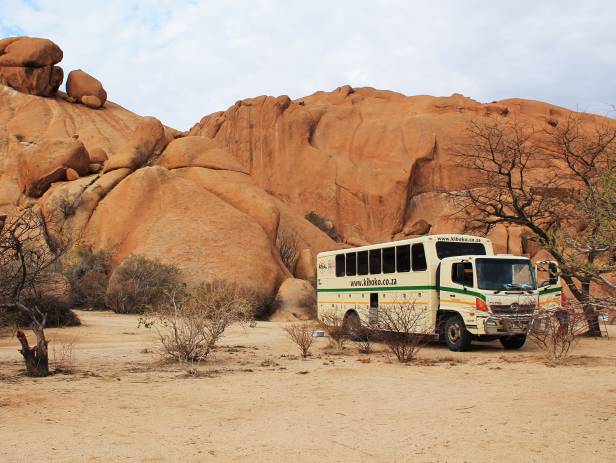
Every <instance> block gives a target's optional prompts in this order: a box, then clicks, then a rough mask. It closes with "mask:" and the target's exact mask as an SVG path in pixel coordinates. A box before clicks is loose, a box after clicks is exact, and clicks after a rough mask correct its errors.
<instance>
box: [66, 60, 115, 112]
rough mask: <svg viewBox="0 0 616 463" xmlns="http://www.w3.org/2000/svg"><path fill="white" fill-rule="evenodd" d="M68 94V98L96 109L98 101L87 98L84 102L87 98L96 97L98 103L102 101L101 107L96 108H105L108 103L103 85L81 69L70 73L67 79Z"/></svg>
mask: <svg viewBox="0 0 616 463" xmlns="http://www.w3.org/2000/svg"><path fill="white" fill-rule="evenodd" d="M66 93H67V95H68V96H70V97H72V98H75V99H76V100H77V101H79V102H81V103H83V104H87V105H88V106H90V107H94V105H95V103H96V100H94V99H93V98H86V99H85V100H84V98H85V97H86V96H90V97H96V98H97V99H98V101H100V105H97V106H96V107H97V108H99V107H101V106H103V105H104V104H105V102H106V101H107V92H106V91H105V89H104V88H103V84H101V83H100V81H99V80H98V79H96V78H95V77H93V76H91V75H90V74H88V73H87V72H85V71H82V70H81V69H76V70H74V71H71V72H69V73H68V77H67V79H66ZM86 102H88V103H86Z"/></svg>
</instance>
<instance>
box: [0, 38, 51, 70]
mask: <svg viewBox="0 0 616 463" xmlns="http://www.w3.org/2000/svg"><path fill="white" fill-rule="evenodd" d="M60 61H62V50H61V49H60V47H59V46H58V45H56V44H55V43H53V42H52V41H51V40H48V39H40V38H37V37H9V38H6V39H2V40H0V66H12V67H15V66H19V67H28V68H39V67H45V66H51V65H54V64H56V63H59V62H60Z"/></svg>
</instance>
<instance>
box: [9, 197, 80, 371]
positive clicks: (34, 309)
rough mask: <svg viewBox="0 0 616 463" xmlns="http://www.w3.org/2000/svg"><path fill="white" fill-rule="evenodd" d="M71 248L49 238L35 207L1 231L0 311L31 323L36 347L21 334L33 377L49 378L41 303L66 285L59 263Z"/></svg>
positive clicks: (29, 369) (44, 316)
mask: <svg viewBox="0 0 616 463" xmlns="http://www.w3.org/2000/svg"><path fill="white" fill-rule="evenodd" d="M67 249H68V242H58V241H57V240H51V239H50V238H49V233H48V230H47V228H46V226H45V222H44V221H43V219H42V217H41V216H40V214H39V213H37V212H36V211H34V210H33V209H32V208H27V209H24V210H22V211H21V212H19V213H18V214H17V215H15V216H14V217H12V218H7V219H6V220H4V221H3V226H2V228H1V229H0V312H7V311H17V312H19V313H21V314H22V315H24V316H25V317H26V318H27V320H28V321H29V322H30V328H31V329H32V331H33V333H34V335H35V336H36V344H35V345H34V346H32V347H31V346H30V345H29V343H28V338H27V336H26V334H25V333H24V332H23V331H21V330H18V331H17V339H18V340H19V342H20V343H21V350H20V352H21V354H22V356H23V358H24V362H25V365H26V372H27V374H28V375H29V376H48V375H49V352H48V341H47V339H46V338H45V331H44V329H45V326H46V324H47V314H46V312H45V311H44V310H42V308H41V307H40V306H39V303H38V302H37V301H40V300H41V296H42V295H44V294H49V293H52V292H54V291H57V290H58V286H59V285H61V284H62V281H63V280H62V278H61V274H60V273H59V271H58V270H59V269H58V264H59V260H60V258H61V257H62V255H63V254H64V252H65V251H66V250H67Z"/></svg>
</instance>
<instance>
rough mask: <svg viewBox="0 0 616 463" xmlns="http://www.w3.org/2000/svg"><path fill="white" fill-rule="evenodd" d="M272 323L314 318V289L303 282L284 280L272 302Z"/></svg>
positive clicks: (295, 279) (294, 279) (293, 279)
mask: <svg viewBox="0 0 616 463" xmlns="http://www.w3.org/2000/svg"><path fill="white" fill-rule="evenodd" d="M274 306H275V311H274V313H273V314H272V317H271V319H272V320H274V321H287V322H288V321H297V320H310V319H312V318H316V315H317V314H316V295H315V290H314V287H313V286H312V285H311V284H310V283H308V282H307V281H305V280H300V279H297V278H289V279H287V280H285V281H284V282H283V283H282V285H280V288H279V289H278V294H276V299H275V300H274Z"/></svg>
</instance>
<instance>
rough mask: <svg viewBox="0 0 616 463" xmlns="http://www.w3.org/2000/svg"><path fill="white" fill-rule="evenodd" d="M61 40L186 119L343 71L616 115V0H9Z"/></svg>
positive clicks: (99, 72)
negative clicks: (539, 101)
mask: <svg viewBox="0 0 616 463" xmlns="http://www.w3.org/2000/svg"><path fill="white" fill-rule="evenodd" d="M13 35H29V36H34V37H46V38H50V39H52V40H53V41H55V42H56V43H57V44H58V45H60V47H61V48H62V49H63V51H64V59H63V60H62V62H61V64H60V66H62V68H63V69H64V72H65V76H66V75H67V74H68V72H69V71H70V70H72V69H83V70H84V71H86V72H88V73H90V74H92V75H93V76H95V77H96V78H98V79H99V80H100V81H101V82H102V83H103V86H104V87H105V89H106V90H107V93H108V95H109V99H110V100H112V101H114V102H115V103H118V104H120V105H122V106H124V107H126V108H128V109H130V110H131V111H134V112H136V113H138V114H141V115H144V116H145V115H148V116H155V117H158V118H159V119H161V120H162V121H163V122H164V123H166V124H168V125H170V126H172V127H175V128H177V129H180V130H186V129H188V128H190V127H191V126H192V125H193V124H195V123H196V122H198V121H199V120H200V119H201V118H202V117H203V116H205V115H207V114H210V113H213V112H216V111H222V110H225V109H227V108H228V107H230V106H232V105H233V104H234V103H235V102H236V101H237V100H240V99H243V98H249V97H254V96H258V95H274V96H278V95H289V96H290V97H291V98H299V97H302V96H305V95H309V94H311V93H314V92H315V91H318V90H333V89H335V88H336V87H339V86H341V85H345V84H350V85H351V86H353V87H361V86H370V87H376V88H380V89H387V90H394V91H398V92H401V93H404V94H406V95H419V94H429V95H437V96H445V95H451V94H452V93H462V94H463V95H465V96H467V97H471V98H474V99H476V100H478V101H481V102H488V101H493V100H499V99H504V98H512V97H519V98H528V99H535V100H541V101H547V102H550V103H553V104H557V105H561V106H564V107H567V108H570V109H575V110H582V111H589V112H595V113H599V114H603V115H609V116H610V117H614V116H615V113H614V111H613V110H611V108H613V107H614V105H616V85H614V78H615V76H616V2H614V1H613V0H605V1H592V0H584V1H565V0H561V1H548V0H544V1H537V0H534V1H525V0H517V1H509V2H506V1H494V0H492V1H479V0H466V1H455V0H452V1H445V0H443V1H439V0H431V1H415V0H406V1H403V0H373V1H361V0H351V1H347V0H337V1H336V0H329V1H322V0H305V1H300V0H252V1H248V0H246V1H241V0H217V1H206V0H203V1H197V0H151V1H148V0H139V1H133V0H106V1H103V0H100V1H90V0H80V1H69V0H52V1H47V0H25V1H24V0H21V1H18V0H1V1H0V36H2V37H5V36H13Z"/></svg>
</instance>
